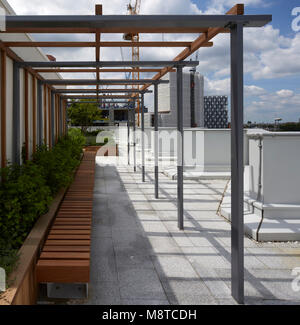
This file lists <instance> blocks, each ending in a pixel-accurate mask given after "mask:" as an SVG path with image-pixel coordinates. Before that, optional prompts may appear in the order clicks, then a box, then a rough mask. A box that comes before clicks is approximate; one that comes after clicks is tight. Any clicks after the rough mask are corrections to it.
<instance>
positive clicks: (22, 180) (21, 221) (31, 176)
mask: <svg viewBox="0 0 300 325" xmlns="http://www.w3.org/2000/svg"><path fill="white" fill-rule="evenodd" d="M1 177H4V179H5V181H3V182H2V184H1V187H0V198H1V199H0V229H1V238H0V247H3V246H6V247H7V246H9V247H10V248H18V247H19V246H20V245H21V244H22V243H23V241H24V239H25V238H26V236H27V234H28V232H29V231H30V229H31V228H32V226H33V224H34V222H35V220H36V217H37V216H38V215H41V214H43V213H45V212H46V211H47V207H48V204H49V203H50V201H51V192H50V188H49V186H48V185H47V184H46V180H45V179H44V177H43V174H42V171H41V169H40V168H39V166H37V165H35V164H34V163H32V162H30V161H28V162H26V163H25V164H23V165H22V166H17V165H13V166H12V165H10V166H8V167H6V168H4V169H3V170H2V171H1Z"/></svg>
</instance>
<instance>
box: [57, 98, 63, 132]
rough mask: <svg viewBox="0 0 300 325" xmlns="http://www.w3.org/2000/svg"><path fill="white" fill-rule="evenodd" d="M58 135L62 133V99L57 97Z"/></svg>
mask: <svg viewBox="0 0 300 325" xmlns="http://www.w3.org/2000/svg"><path fill="white" fill-rule="evenodd" d="M58 109H59V136H62V133H63V120H62V117H63V115H62V99H61V97H59V107H58Z"/></svg>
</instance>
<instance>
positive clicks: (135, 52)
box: [123, 0, 141, 126]
mask: <svg viewBox="0 0 300 325" xmlns="http://www.w3.org/2000/svg"><path fill="white" fill-rule="evenodd" d="M140 8H141V0H135V3H134V5H133V4H132V2H131V0H130V2H129V4H128V5H127V11H128V14H129V15H138V14H139V12H140ZM123 39H124V40H126V41H131V42H132V43H133V44H132V61H133V62H137V61H139V60H140V48H139V47H138V46H134V43H135V42H139V40H140V36H139V34H138V33H137V34H132V33H126V34H124V35H123ZM131 75H132V80H139V79H140V73H139V72H138V71H135V69H134V68H133V71H132V73H131ZM132 88H133V89H139V86H138V85H132ZM135 95H136V94H135ZM137 111H138V126H139V124H140V102H139V101H137Z"/></svg>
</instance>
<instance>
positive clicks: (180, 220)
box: [177, 66, 184, 230]
mask: <svg viewBox="0 0 300 325" xmlns="http://www.w3.org/2000/svg"><path fill="white" fill-rule="evenodd" d="M182 110H183V96H182V67H181V66H180V67H177V220H178V228H179V229H180V230H183V227H184V226H183V112H182Z"/></svg>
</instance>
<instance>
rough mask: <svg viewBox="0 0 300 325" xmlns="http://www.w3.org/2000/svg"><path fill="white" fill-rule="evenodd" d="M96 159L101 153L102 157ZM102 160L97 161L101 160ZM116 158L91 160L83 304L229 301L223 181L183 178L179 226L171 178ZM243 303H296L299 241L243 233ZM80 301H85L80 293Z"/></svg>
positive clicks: (299, 296) (299, 299)
mask: <svg viewBox="0 0 300 325" xmlns="http://www.w3.org/2000/svg"><path fill="white" fill-rule="evenodd" d="M97 159H102V161H103V159H106V158H105V157H99V158H97ZM98 163H99V161H98ZM159 177H160V199H158V200H156V199H155V198H154V188H153V175H152V174H151V173H150V174H147V182H146V183H142V182H141V175H140V171H139V170H138V172H137V173H136V174H134V173H133V170H132V167H130V168H128V167H127V166H126V167H116V166H115V165H111V166H106V167H105V168H104V167H101V166H99V164H98V166H97V167H96V180H95V191H94V211H93V233H92V251H91V283H90V295H89V299H88V300H87V301H84V303H87V304H128V305H130V304H146V305H150V304H234V301H233V299H232V298H231V294H230V224H229V223H228V222H227V221H225V220H224V219H223V218H222V217H219V216H218V215H216V211H217V208H218V204H219V201H220V198H221V195H222V193H223V190H224V187H225V184H226V181H222V180H220V181H216V180H215V181H201V182H200V181H185V186H184V195H185V198H184V199H185V204H184V206H185V230H184V231H179V230H178V229H177V220H176V217H177V212H176V191H177V189H176V182H175V181H172V180H170V179H168V178H166V177H165V176H164V175H162V174H160V176H159ZM245 267H246V272H245V293H246V303H248V304H261V303H265V304H300V291H299V292H294V291H293V290H292V286H291V283H292V280H293V279H294V278H295V276H293V275H292V274H291V271H292V269H293V268H294V267H300V244H299V243H265V244H259V243H256V242H254V241H252V240H250V239H248V238H245ZM78 303H82V301H81V302H80V301H78Z"/></svg>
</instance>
